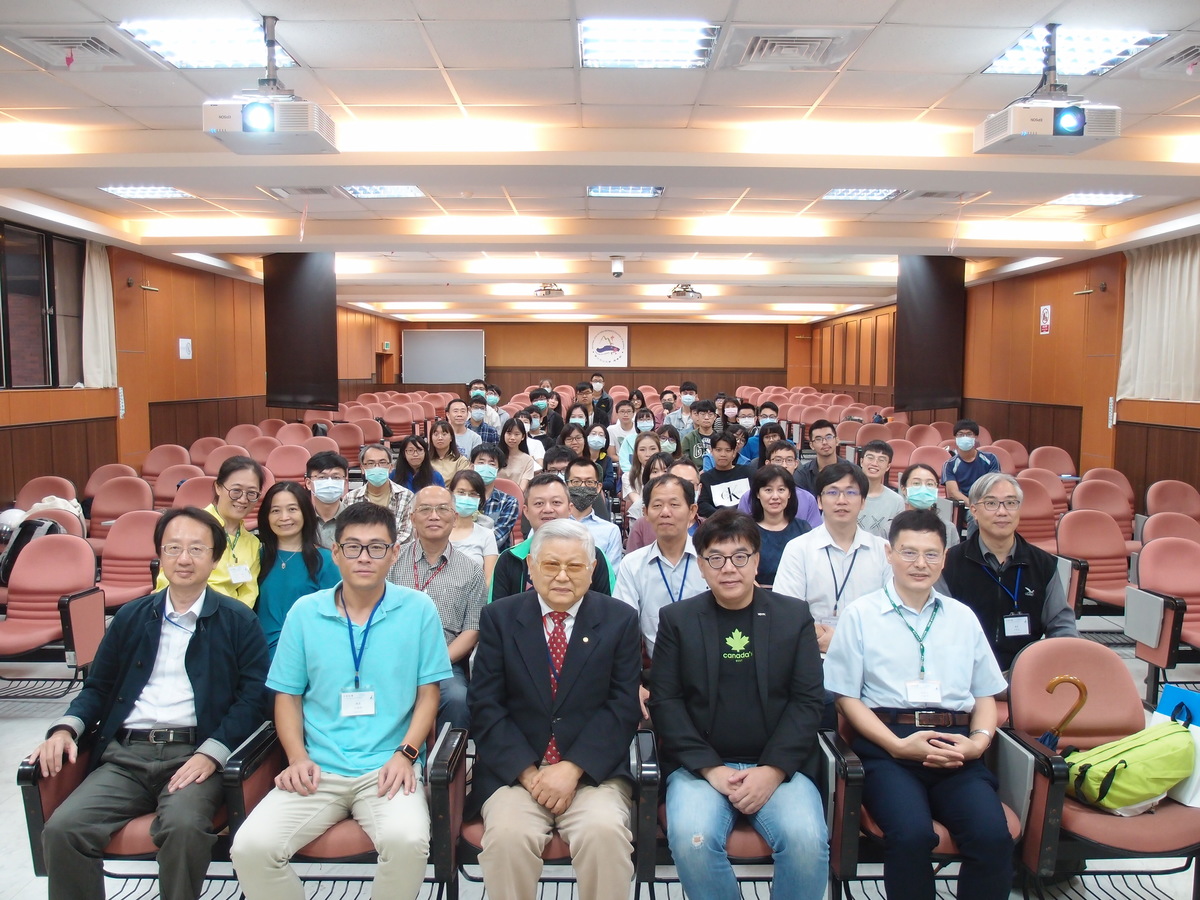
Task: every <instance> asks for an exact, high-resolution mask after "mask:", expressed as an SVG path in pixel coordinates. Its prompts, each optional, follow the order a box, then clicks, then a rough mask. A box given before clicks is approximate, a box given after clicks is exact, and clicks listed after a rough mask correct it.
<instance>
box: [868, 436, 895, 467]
mask: <svg viewBox="0 0 1200 900" xmlns="http://www.w3.org/2000/svg"><path fill="white" fill-rule="evenodd" d="M868 451H869V452H871V453H882V454H883V455H884V456H886V457H887V458H888V462H891V461H892V457H893V456H895V453H896V451H894V450H893V449H892V445H891V444H889V443H888V442H887V441H867V442H866V443H865V444H863V448H862V452H863V453H867V452H868Z"/></svg>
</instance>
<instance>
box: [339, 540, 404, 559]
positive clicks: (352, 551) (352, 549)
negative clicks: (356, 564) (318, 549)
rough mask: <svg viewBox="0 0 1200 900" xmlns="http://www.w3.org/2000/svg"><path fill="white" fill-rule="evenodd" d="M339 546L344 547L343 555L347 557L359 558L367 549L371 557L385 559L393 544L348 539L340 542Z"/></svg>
mask: <svg viewBox="0 0 1200 900" xmlns="http://www.w3.org/2000/svg"><path fill="white" fill-rule="evenodd" d="M338 546H339V547H340V548H341V549H342V556H344V557H346V559H358V558H359V557H360V556H362V552H363V551H364V550H366V551H367V556H369V557H371V559H383V558H384V557H385V556H387V553H388V551H389V550H391V549H392V545H391V544H385V543H383V542H376V543H370V544H365V545H364V544H360V543H358V542H357V541H346V542H345V543H342V544H338Z"/></svg>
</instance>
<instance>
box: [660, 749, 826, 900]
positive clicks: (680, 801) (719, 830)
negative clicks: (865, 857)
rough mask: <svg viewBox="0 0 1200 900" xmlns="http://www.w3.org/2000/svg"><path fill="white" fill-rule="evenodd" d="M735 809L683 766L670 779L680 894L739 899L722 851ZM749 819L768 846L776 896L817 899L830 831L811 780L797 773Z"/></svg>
mask: <svg viewBox="0 0 1200 900" xmlns="http://www.w3.org/2000/svg"><path fill="white" fill-rule="evenodd" d="M725 765H727V766H729V767H730V768H732V769H750V768H753V766H751V765H750V764H749V763H725ZM739 815H741V814H740V813H739V812H738V811H737V810H736V809H734V808H733V804H732V803H730V802H729V800H728V799H727V798H726V797H725V796H724V795H723V794H721V792H720V791H718V790H717V789H716V788H714V787H713V786H712V785H710V784H709V783H708V782H707V781H706V780H705V779H703V778H701V777H699V776H697V775H693V774H692V773H691V772H689V771H688V770H687V769H682V768H681V769H676V770H675V771H674V772H672V773H671V774H670V775H669V776H668V777H667V841H668V843H669V844H670V846H671V856H672V857H673V858H674V860H675V868H676V870H677V871H678V872H679V881H680V882H681V883H682V884H683V890H684V893H686V894H687V896H688V897H691V898H693V900H740V898H741V896H742V891H741V888H740V887H739V886H738V883H737V879H736V878H735V877H734V874H733V866H732V865H730V862H729V857H728V856H726V854H725V842H726V840H728V838H729V833H730V832H731V831H732V830H733V825H734V822H735V821H736V819H737V817H738V816H739ZM747 818H748V819H749V821H750V824H751V825H753V826H754V830H755V831H757V832H758V833H759V834H760V835H762V837H763V839H764V840H765V841H766V842H767V844H768V845H769V846H770V847H771V855H772V856H773V857H774V860H775V877H774V880H773V882H772V884H771V897H772V898H773V900H820V898H821V897H822V896H823V895H824V893H825V887H826V885H827V883H828V879H829V835H828V833H827V831H826V829H825V812H824V810H823V809H822V807H821V795H820V793H819V792H818V791H817V787H816V785H814V784H813V783H812V782H811V781H809V780H808V778H806V777H805V776H804V775H803V774H801V773H799V772H797V773H796V774H795V775H793V776H792V777H791V779H789V780H788V781H785V782H783V783H782V784H781V785H779V787H777V788H776V789H775V793H773V794H772V795H771V797H770V799H769V800H767V802H766V803H764V804H763V807H762V809H760V810H759V811H758V812H756V813H755V814H754V815H752V816H748V817H747Z"/></svg>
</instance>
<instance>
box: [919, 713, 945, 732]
mask: <svg viewBox="0 0 1200 900" xmlns="http://www.w3.org/2000/svg"><path fill="white" fill-rule="evenodd" d="M913 724H914V725H915V726H917V727H918V728H938V727H940V726H944V725H945V724H946V714H945V713H944V712H932V711H930V710H924V709H918V710H915V711H914V712H913Z"/></svg>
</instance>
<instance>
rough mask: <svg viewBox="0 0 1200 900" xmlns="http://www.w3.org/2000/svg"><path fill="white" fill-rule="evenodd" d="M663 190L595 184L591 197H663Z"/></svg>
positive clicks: (647, 187)
mask: <svg viewBox="0 0 1200 900" xmlns="http://www.w3.org/2000/svg"><path fill="white" fill-rule="evenodd" d="M662 192H663V188H660V187H651V186H649V185H620V184H593V185H592V186H591V187H589V188H588V196H589V197H661V196H662Z"/></svg>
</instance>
